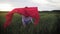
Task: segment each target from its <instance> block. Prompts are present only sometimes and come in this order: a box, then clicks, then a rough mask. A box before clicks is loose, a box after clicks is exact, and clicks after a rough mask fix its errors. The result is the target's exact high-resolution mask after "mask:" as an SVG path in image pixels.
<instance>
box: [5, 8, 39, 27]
mask: <svg viewBox="0 0 60 34" xmlns="http://www.w3.org/2000/svg"><path fill="white" fill-rule="evenodd" d="M14 13H18V14H21V15H24V16H30V17H32V18H34V19H35V21H34V26H36V25H37V24H38V22H39V12H38V9H37V7H28V8H15V9H13V10H12V11H10V12H9V13H8V14H7V15H6V22H5V23H4V28H6V27H8V26H9V25H10V23H11V20H12V17H13V14H14Z"/></svg>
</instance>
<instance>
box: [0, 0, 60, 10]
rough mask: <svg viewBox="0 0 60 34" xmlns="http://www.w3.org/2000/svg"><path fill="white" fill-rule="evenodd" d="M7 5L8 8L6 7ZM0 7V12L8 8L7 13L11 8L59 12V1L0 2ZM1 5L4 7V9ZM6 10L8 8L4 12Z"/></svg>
mask: <svg viewBox="0 0 60 34" xmlns="http://www.w3.org/2000/svg"><path fill="white" fill-rule="evenodd" d="M7 4H8V5H9V6H7ZM0 5H1V6H0V10H4V9H5V8H6V7H10V8H9V11H10V10H12V9H13V8H20V7H25V6H28V7H30V6H31V7H33V6H37V7H38V10H39V11H44V10H60V0H0ZM2 5H4V6H5V8H4V7H3V6H2ZM3 8H4V9H3ZM7 9H8V8H6V10H7ZM7 11H8V10H7Z"/></svg>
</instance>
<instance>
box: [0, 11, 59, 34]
mask: <svg viewBox="0 0 60 34" xmlns="http://www.w3.org/2000/svg"><path fill="white" fill-rule="evenodd" d="M6 14H7V12H0V26H1V28H2V29H1V33H3V34H52V33H56V29H57V24H58V23H59V19H60V14H58V13H57V12H40V13H39V14H40V22H39V24H38V25H37V27H36V28H34V26H33V24H32V23H31V24H30V25H28V26H30V27H27V28H24V27H23V26H22V21H21V15H19V14H17V13H15V14H14V15H13V18H12V21H11V22H12V23H11V24H10V26H9V27H7V28H6V32H3V31H4V30H3V27H2V26H3V24H4V22H5V21H6V20H5V16H6Z"/></svg>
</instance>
